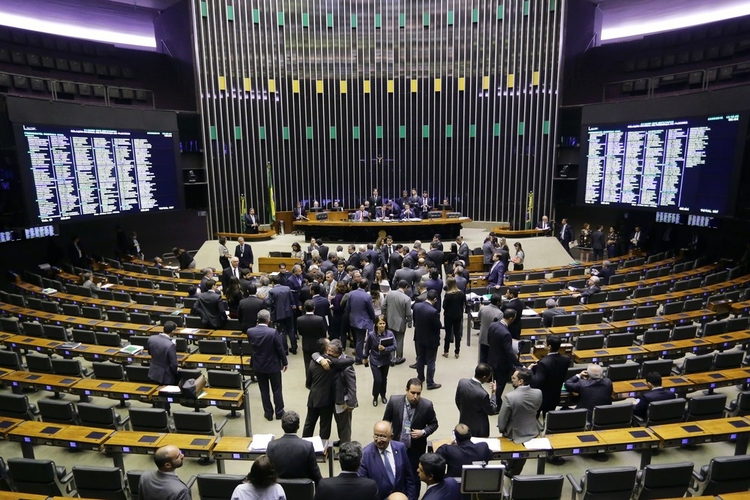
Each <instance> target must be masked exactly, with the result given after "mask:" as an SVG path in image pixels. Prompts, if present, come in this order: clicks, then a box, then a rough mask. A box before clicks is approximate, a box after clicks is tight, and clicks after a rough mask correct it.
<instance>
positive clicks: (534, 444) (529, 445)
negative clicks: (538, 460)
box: [523, 438, 552, 450]
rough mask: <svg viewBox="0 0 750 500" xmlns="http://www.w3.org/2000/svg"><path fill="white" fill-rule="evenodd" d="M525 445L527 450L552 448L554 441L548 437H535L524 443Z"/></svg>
mask: <svg viewBox="0 0 750 500" xmlns="http://www.w3.org/2000/svg"><path fill="white" fill-rule="evenodd" d="M523 446H524V447H525V448H526V449H527V450H551V449H552V443H550V442H549V439H547V438H534V439H532V440H530V441H526V442H525V443H523Z"/></svg>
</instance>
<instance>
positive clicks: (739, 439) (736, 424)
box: [700, 417, 750, 455]
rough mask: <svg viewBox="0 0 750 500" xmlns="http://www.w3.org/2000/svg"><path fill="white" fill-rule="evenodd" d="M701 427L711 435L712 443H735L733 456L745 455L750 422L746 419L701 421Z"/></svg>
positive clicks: (730, 418) (749, 436) (749, 433)
mask: <svg viewBox="0 0 750 500" xmlns="http://www.w3.org/2000/svg"><path fill="white" fill-rule="evenodd" d="M700 423H701V427H703V428H704V429H706V431H708V432H710V433H711V434H712V439H711V440H712V441H735V444H734V454H735V455H745V454H747V442H748V438H750V420H749V419H748V418H747V417H728V418H717V419H715V420H701V421H700Z"/></svg>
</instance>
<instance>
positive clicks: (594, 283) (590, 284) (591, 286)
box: [573, 276, 602, 304]
mask: <svg viewBox="0 0 750 500" xmlns="http://www.w3.org/2000/svg"><path fill="white" fill-rule="evenodd" d="M601 290H602V289H601V287H600V286H599V278H598V277H596V276H591V277H590V278H589V279H588V281H586V288H577V289H576V291H575V292H574V293H573V297H580V299H581V304H588V303H589V299H590V298H591V296H592V295H594V294H595V293H599V292H600V291H601Z"/></svg>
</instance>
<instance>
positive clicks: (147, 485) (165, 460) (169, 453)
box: [138, 445, 193, 500]
mask: <svg viewBox="0 0 750 500" xmlns="http://www.w3.org/2000/svg"><path fill="white" fill-rule="evenodd" d="M182 459H183V455H182V452H181V451H180V449H179V448H178V447H176V446H173V445H168V446H162V447H161V448H159V449H158V450H156V453H154V463H155V464H156V467H157V468H158V469H159V470H155V471H148V472H145V473H144V474H143V475H142V476H141V480H140V482H139V483H138V492H139V495H140V498H142V499H143V500H192V498H193V497H192V495H191V494H190V490H189V489H188V487H187V486H186V485H185V483H183V482H182V480H181V479H180V478H179V477H177V474H176V473H175V470H176V469H179V468H180V467H182Z"/></svg>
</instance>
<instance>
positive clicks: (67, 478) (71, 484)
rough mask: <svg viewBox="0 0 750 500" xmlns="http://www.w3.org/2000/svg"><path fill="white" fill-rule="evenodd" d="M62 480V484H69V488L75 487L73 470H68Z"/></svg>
mask: <svg viewBox="0 0 750 500" xmlns="http://www.w3.org/2000/svg"><path fill="white" fill-rule="evenodd" d="M60 482H61V483H62V484H65V485H67V490H68V491H70V490H71V487H72V488H75V483H74V482H73V471H70V472H68V473H67V474H65V475H64V476H63V477H62V478H61V479H60Z"/></svg>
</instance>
